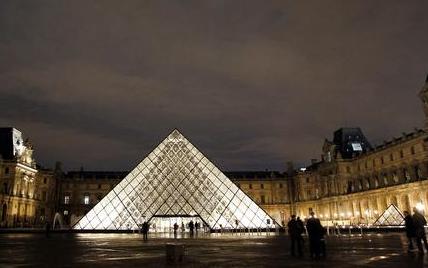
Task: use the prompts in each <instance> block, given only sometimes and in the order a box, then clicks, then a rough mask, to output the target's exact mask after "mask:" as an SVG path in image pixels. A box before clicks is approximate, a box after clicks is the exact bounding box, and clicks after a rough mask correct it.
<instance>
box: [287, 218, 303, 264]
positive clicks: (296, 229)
mask: <svg viewBox="0 0 428 268" xmlns="http://www.w3.org/2000/svg"><path fill="white" fill-rule="evenodd" d="M287 227H288V234H289V236H290V240H291V256H295V247H296V245H297V252H298V254H299V256H300V257H301V256H303V251H302V232H303V230H302V229H301V228H302V227H301V226H300V225H299V223H298V222H297V220H296V215H291V220H290V221H289V222H288V224H287Z"/></svg>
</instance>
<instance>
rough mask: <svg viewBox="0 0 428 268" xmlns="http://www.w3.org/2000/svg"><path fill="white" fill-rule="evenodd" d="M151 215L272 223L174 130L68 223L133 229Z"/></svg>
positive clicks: (225, 224)
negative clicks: (97, 200)
mask: <svg viewBox="0 0 428 268" xmlns="http://www.w3.org/2000/svg"><path fill="white" fill-rule="evenodd" d="M65 198H67V196H66V197H65ZM192 200H194V201H192ZM64 201H65V202H67V201H66V199H64ZM68 201H70V200H68ZM88 201H89V200H88ZM196 201H197V202H196ZM189 204H191V205H189ZM228 204H229V205H228ZM156 215H166V216H170V217H174V216H176V215H200V217H201V218H202V220H203V221H204V222H205V223H206V224H207V225H208V227H209V228H211V229H217V230H219V229H221V228H231V229H233V228H236V225H235V223H236V221H237V219H239V227H240V228H251V229H255V228H270V227H272V226H273V224H276V222H275V221H274V220H273V219H272V218H271V217H270V216H269V215H268V214H266V213H265V212H264V211H263V210H262V209H261V208H260V207H259V206H258V205H257V204H256V203H254V201H252V200H251V199H250V198H249V197H248V196H247V195H246V194H245V193H244V192H242V191H241V190H240V189H239V188H238V187H237V186H236V185H235V184H234V183H233V182H232V181H231V180H230V179H229V178H227V177H226V176H225V175H224V174H223V173H222V172H221V171H220V170H219V169H218V168H217V167H216V166H214V164H212V163H211V162H210V161H209V160H208V159H207V158H206V157H205V156H204V155H203V154H202V153H201V152H200V151H199V150H198V149H197V148H196V147H195V146H193V145H192V144H191V143H190V142H189V141H188V140H187V139H186V138H185V137H184V136H183V135H182V134H181V133H180V132H179V131H177V130H174V131H173V132H172V133H171V134H170V135H169V136H168V137H167V138H166V139H165V140H164V141H163V142H161V143H160V144H159V145H158V146H157V147H156V148H155V149H154V150H153V151H152V152H151V153H150V154H149V155H148V156H147V157H146V158H145V159H144V160H143V161H141V163H140V164H139V165H138V166H137V167H136V168H135V169H134V170H132V171H131V172H130V173H129V174H128V175H127V176H126V177H125V178H124V179H123V180H122V181H121V182H119V184H117V185H116V186H115V188H114V189H113V190H111V191H110V192H109V193H108V194H107V195H106V196H105V197H104V198H103V199H102V200H101V201H100V202H98V203H97V204H96V205H95V206H94V207H93V208H92V209H91V210H90V211H89V212H88V213H87V214H86V215H85V216H84V217H83V218H81V219H80V220H79V221H78V222H77V223H76V224H75V225H74V226H73V229H85V230H135V229H140V227H141V225H142V223H143V222H144V221H145V220H147V219H150V218H152V217H153V216H156Z"/></svg>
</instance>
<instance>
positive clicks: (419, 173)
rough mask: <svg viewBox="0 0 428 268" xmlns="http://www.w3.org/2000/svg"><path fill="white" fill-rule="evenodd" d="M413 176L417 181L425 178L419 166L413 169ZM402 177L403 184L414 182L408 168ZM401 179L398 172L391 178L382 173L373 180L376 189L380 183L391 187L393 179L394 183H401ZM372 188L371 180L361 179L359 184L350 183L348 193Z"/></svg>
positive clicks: (392, 174)
mask: <svg viewBox="0 0 428 268" xmlns="http://www.w3.org/2000/svg"><path fill="white" fill-rule="evenodd" d="M413 175H414V178H415V179H416V180H419V179H421V178H423V174H422V170H421V169H420V168H419V167H418V166H415V167H413ZM401 176H402V178H404V181H403V182H410V181H411V180H412V176H411V175H410V172H409V171H408V169H407V168H403V169H401ZM399 177H400V176H399V174H398V171H393V172H392V173H391V174H390V176H389V177H388V174H386V173H382V174H380V175H379V176H377V175H375V176H374V178H373V183H374V188H378V187H379V186H380V182H382V183H383V185H384V186H387V185H389V182H390V180H391V179H392V182H393V183H399V182H400V179H399ZM356 186H357V187H358V189H356ZM372 186H373V185H372V184H371V182H370V179H369V178H366V179H359V180H358V181H357V182H352V181H350V182H348V192H353V191H355V190H363V189H364V188H365V189H371V188H372Z"/></svg>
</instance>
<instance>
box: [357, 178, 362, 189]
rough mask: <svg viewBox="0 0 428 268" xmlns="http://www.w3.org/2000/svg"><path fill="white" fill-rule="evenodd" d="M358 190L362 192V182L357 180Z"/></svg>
mask: <svg viewBox="0 0 428 268" xmlns="http://www.w3.org/2000/svg"><path fill="white" fill-rule="evenodd" d="M358 189H359V190H362V189H363V180H359V181H358Z"/></svg>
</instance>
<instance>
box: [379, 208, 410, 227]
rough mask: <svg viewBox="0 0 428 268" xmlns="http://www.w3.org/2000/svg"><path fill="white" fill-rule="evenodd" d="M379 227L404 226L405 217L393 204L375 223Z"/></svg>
mask: <svg viewBox="0 0 428 268" xmlns="http://www.w3.org/2000/svg"><path fill="white" fill-rule="evenodd" d="M373 225H378V226H401V225H404V216H403V214H402V213H401V212H400V210H399V209H398V208H397V207H396V206H395V205H394V204H391V205H390V206H389V207H388V208H387V209H386V210H385V211H384V212H383V213H382V215H380V216H379V218H378V219H377V220H376V221H375V222H374V223H373Z"/></svg>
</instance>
